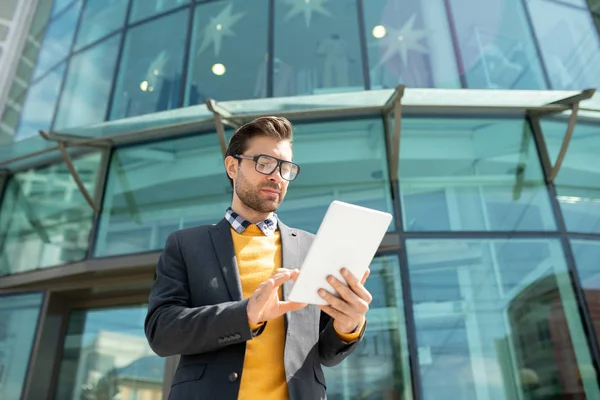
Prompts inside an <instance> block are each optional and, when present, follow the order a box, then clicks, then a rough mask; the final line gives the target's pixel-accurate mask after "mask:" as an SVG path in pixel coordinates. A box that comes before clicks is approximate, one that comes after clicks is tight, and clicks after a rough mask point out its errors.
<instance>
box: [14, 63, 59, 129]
mask: <svg viewBox="0 0 600 400" xmlns="http://www.w3.org/2000/svg"><path fill="white" fill-rule="evenodd" d="M64 73H65V65H64V64H63V65H61V66H59V67H58V68H56V69H54V70H53V71H51V72H50V73H48V75H46V76H45V77H44V78H43V79H41V80H40V81H38V82H37V83H35V84H33V85H31V86H29V89H28V92H27V99H26V100H25V102H24V104H23V110H22V111H21V118H20V122H19V127H18V128H17V133H16V135H15V140H23V139H26V138H29V137H32V136H36V135H38V131H39V130H48V129H50V125H51V124H52V117H53V116H54V111H55V110H56V102H57V101H58V94H59V93H60V85H61V83H62V80H63V77H64Z"/></svg>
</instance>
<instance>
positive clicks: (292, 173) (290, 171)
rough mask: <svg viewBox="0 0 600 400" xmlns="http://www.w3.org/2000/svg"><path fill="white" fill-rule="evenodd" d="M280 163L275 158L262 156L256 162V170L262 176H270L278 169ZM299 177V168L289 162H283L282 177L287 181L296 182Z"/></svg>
mask: <svg viewBox="0 0 600 400" xmlns="http://www.w3.org/2000/svg"><path fill="white" fill-rule="evenodd" d="M278 163H279V161H278V160H277V159H275V158H273V157H269V156H260V157H259V158H258V160H256V170H257V171H258V172H260V173H261V174H266V175H270V174H272V173H273V171H275V168H277V164H278ZM296 175H298V166H297V165H296V164H294V163H291V162H288V161H282V162H281V177H282V178H283V179H286V180H290V181H291V180H294V179H295V178H296Z"/></svg>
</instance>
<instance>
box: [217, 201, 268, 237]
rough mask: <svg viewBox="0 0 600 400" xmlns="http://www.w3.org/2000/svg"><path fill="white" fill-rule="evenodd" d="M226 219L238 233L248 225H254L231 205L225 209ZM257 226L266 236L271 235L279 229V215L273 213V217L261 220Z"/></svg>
mask: <svg viewBox="0 0 600 400" xmlns="http://www.w3.org/2000/svg"><path fill="white" fill-rule="evenodd" d="M225 219H226V220H227V221H228V222H229V224H230V225H231V227H232V228H233V229H235V231H236V232H237V233H242V232H244V231H245V230H246V228H247V227H248V226H250V225H252V223H251V222H250V221H248V220H246V219H245V218H244V217H242V216H241V215H239V214H236V212H235V211H233V210H232V209H231V207H229V208H228V209H227V211H225ZM256 226H258V228H259V229H260V230H261V231H262V233H264V234H265V236H271V235H272V234H274V233H275V231H276V230H277V215H276V214H273V216H272V217H270V218H267V219H265V220H264V221H260V222H259V223H258V224H256Z"/></svg>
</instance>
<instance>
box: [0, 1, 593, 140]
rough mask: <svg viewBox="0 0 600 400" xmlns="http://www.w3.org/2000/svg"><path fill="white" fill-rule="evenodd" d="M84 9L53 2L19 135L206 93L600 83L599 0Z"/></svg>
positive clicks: (89, 5)
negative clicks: (39, 110)
mask: <svg viewBox="0 0 600 400" xmlns="http://www.w3.org/2000/svg"><path fill="white" fill-rule="evenodd" d="M63 3H64V4H63ZM81 3H82V2H81V1H79V0H77V1H73V2H70V3H68V4H67V2H62V1H59V2H57V3H56V6H55V7H54V11H53V14H52V16H51V18H50V19H49V23H48V25H47V29H46V34H45V35H46V36H45V39H44V41H43V42H42V45H41V48H40V54H39V56H38V57H37V63H36V72H35V74H34V80H33V81H32V82H31V84H30V90H29V93H28V95H27V98H26V101H25V104H24V105H23V111H22V112H21V116H20V123H19V129H18V132H19V134H18V135H17V136H15V138H16V139H22V138H25V137H28V136H31V135H33V134H35V133H36V132H37V130H39V129H50V128H53V129H54V130H60V129H65V128H72V127H76V126H82V125H89V124H95V123H98V122H102V121H105V120H109V119H111V120H112V119H120V118H125V117H129V116H135V115H140V114H147V113H152V112H156V111H160V110H168V109H173V108H178V107H183V106H186V105H193V104H199V103H202V102H204V101H205V100H206V99H207V98H214V99H216V100H234V99H251V98H261V97H273V96H275V97H285V96H295V95H304V94H315V95H316V94H322V93H331V92H340V91H361V90H369V89H380V88H393V87H396V86H397V85H398V84H401V83H402V84H405V85H407V86H409V87H421V88H428V87H432V88H458V87H462V88H473V89H478V88H486V89H541V90H545V89H576V90H581V89H585V88H588V87H600V78H599V76H600V75H598V74H597V73H596V69H595V66H596V65H598V64H599V63H600V35H599V34H598V32H597V30H596V29H595V27H594V15H597V13H598V11H597V10H596V8H597V7H596V6H597V4H596V2H595V0H591V3H590V5H589V6H588V5H587V4H586V3H585V2H584V1H577V2H564V1H562V2H561V1H554V0H535V1H529V2H523V1H520V0H507V1H503V2H498V1H492V0H485V1H475V0H469V1H468V2H467V3H465V2H464V1H462V2H461V1H458V0H456V1H454V0H434V1H433V2H432V1H424V0H420V1H412V2H411V1H404V0H372V1H364V0H340V1H335V2H333V1H323V0H318V1H317V0H314V1H312V2H308V1H304V0H289V1H275V2H274V3H273V4H274V6H273V7H270V5H269V4H270V2H269V1H268V0H251V1H249V0H213V1H199V0H195V1H192V0H168V1H167V0H161V1H157V0H156V1H155V0H153V1H140V0H118V1H110V2H109V1H106V0H89V1H87V2H85V6H84V7H82V6H81ZM152 32H161V34H160V35H158V36H156V35H152ZM65 60H66V62H64V61H65ZM63 62H64V63H63ZM61 63H63V64H62V65H61ZM50 70H53V71H54V73H53V75H55V77H52V78H50V77H47V76H46V74H48V71H50ZM63 71H66V81H65V82H64V83H63V82H62V79H63V78H62V76H63V74H62V72H63ZM43 79H46V80H45V81H44V82H42V80H43ZM26 82H29V80H28V79H27V80H26ZM50 86H51V89H52V90H50V88H49V87H50ZM57 87H59V88H60V89H59V90H56V88H57ZM36 88H37V89H36ZM51 94H52V95H51ZM57 95H58V97H59V99H58V103H59V105H58V107H55V106H54V105H55V104H56V102H57V99H56V97H55V96H57ZM40 104H41V105H43V106H44V110H45V111H44V115H42V116H39V117H32V116H31V112H30V110H33V109H37V107H38V106H39V105H40ZM28 110H29V111H28ZM11 118H12V119H11V121H12V120H14V119H15V117H14V116H12V117H11ZM8 122H9V121H7V122H6V123H8ZM13 122H15V121H13ZM11 123H12V122H11Z"/></svg>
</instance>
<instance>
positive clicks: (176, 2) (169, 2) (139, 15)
mask: <svg viewBox="0 0 600 400" xmlns="http://www.w3.org/2000/svg"><path fill="white" fill-rule="evenodd" d="M189 2H190V0H133V6H132V7H133V8H132V10H131V18H130V20H131V22H135V21H139V20H142V19H145V18H148V17H151V16H153V15H156V14H161V13H164V12H167V11H169V10H171V9H173V8H176V7H179V6H181V5H184V4H187V3H189Z"/></svg>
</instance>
